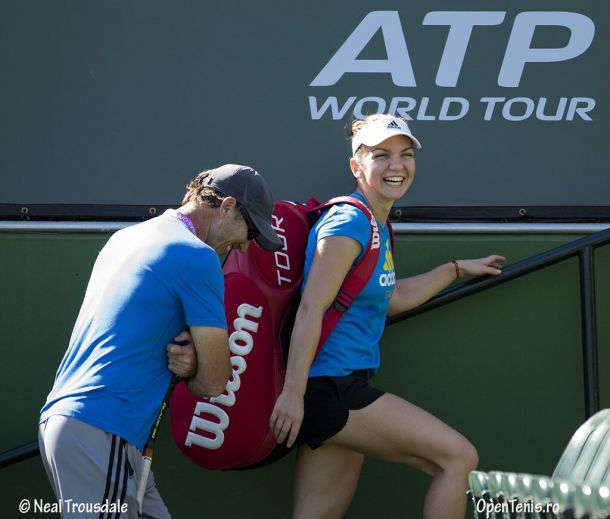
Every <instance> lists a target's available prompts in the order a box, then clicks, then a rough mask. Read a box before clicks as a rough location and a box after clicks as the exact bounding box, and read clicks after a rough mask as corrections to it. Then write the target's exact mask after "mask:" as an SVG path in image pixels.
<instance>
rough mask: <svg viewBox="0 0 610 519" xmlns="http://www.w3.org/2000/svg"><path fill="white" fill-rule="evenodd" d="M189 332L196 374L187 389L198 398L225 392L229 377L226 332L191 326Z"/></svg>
mask: <svg viewBox="0 0 610 519" xmlns="http://www.w3.org/2000/svg"><path fill="white" fill-rule="evenodd" d="M190 332H191V336H192V339H193V344H194V346H195V352H196V354H197V372H196V373H195V375H193V376H192V377H191V378H189V379H188V381H187V384H188V388H189V390H190V391H191V393H193V394H194V395H197V396H200V397H206V398H209V397H213V396H218V395H220V394H221V393H222V392H223V391H224V390H225V388H226V386H227V381H228V380H229V377H230V375H231V361H230V355H229V338H228V335H227V330H224V329H223V328H215V327H211V326H191V327H190Z"/></svg>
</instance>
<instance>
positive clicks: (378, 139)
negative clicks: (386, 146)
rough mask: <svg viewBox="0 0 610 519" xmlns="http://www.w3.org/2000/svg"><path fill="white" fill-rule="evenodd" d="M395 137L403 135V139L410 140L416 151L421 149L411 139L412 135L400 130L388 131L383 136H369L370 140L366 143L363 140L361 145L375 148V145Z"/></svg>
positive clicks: (419, 145) (415, 141)
mask: <svg viewBox="0 0 610 519" xmlns="http://www.w3.org/2000/svg"><path fill="white" fill-rule="evenodd" d="M396 135H404V136H405V137H407V138H408V139H410V140H411V142H412V143H413V145H414V146H415V149H417V150H419V149H421V144H420V143H419V141H418V140H417V139H416V138H415V137H413V135H411V134H407V133H405V132H404V131H401V130H396V131H389V132H387V133H384V134H383V135H374V136H371V138H370V139H368V142H367V140H363V141H362V144H365V145H366V146H377V144H380V143H382V142H383V141H385V140H387V139H389V138H390V137H394V136H396Z"/></svg>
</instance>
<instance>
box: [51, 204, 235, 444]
mask: <svg viewBox="0 0 610 519" xmlns="http://www.w3.org/2000/svg"><path fill="white" fill-rule="evenodd" d="M187 326H211V327H218V328H224V329H226V328H227V324H226V319H225V311H224V280H223V274H222V269H221V265H220V259H219V258H218V255H217V254H216V252H215V251H214V250H213V249H212V248H211V247H209V246H208V245H206V244H205V243H203V242H202V241H201V240H199V239H198V238H197V237H196V236H194V235H193V234H192V233H191V232H190V231H189V230H188V228H187V227H186V225H185V224H184V223H182V222H181V221H180V220H178V219H177V218H176V217H175V216H172V215H171V214H164V215H161V216H159V217H157V218H153V219H151V220H149V221H147V222H144V223H141V224H138V225H134V226H131V227H128V228H126V229H122V230H120V231H118V232H117V233H115V234H114V235H113V236H112V237H111V238H110V240H109V241H108V243H107V244H106V245H105V246H104V248H103V249H102V250H101V252H100V254H99V256H98V258H97V261H96V262H95V266H94V267H93V272H92V273H91V278H90V280H89V285H88V287H87V292H86V294H85V298H84V301H83V304H82V307H81V309H80V312H79V315H78V318H77V321H76V324H75V326H74V330H73V332H72V337H71V339H70V345H69V347H68V350H67V351H66V354H65V356H64V358H63V360H62V362H61V364H60V366H59V369H58V371H57V375H56V377H55V384H54V386H53V389H52V390H51V393H50V394H49V396H48V398H47V402H46V404H45V406H44V407H43V408H42V412H41V417H40V421H41V422H43V421H44V420H46V419H47V418H49V417H50V416H52V415H55V414H59V415H65V416H70V417H73V418H76V419H78V420H81V421H83V422H86V423H88V424H90V425H93V426H94V427H97V428H99V429H102V430H104V431H107V432H111V433H114V434H116V435H118V436H120V437H121V438H124V439H125V440H127V441H128V442H129V443H131V444H133V445H135V446H136V447H138V448H143V446H144V444H145V442H146V440H147V438H148V434H149V432H150V428H151V426H152V424H153V421H154V420H155V418H156V416H157V413H158V411H159V408H160V406H161V402H162V400H163V396H164V394H165V392H166V390H167V388H168V385H169V382H170V379H171V373H170V371H169V370H168V368H167V354H166V346H167V344H168V343H170V342H171V340H172V339H173V338H174V337H175V336H176V335H178V334H179V333H180V332H181V331H182V330H184V329H185V328H186V327H187Z"/></svg>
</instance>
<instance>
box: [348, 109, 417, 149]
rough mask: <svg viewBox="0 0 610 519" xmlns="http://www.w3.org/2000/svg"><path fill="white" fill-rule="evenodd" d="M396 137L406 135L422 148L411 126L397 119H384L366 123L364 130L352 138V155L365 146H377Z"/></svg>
mask: <svg viewBox="0 0 610 519" xmlns="http://www.w3.org/2000/svg"><path fill="white" fill-rule="evenodd" d="M394 135H406V136H407V137H408V138H409V139H411V140H412V141H413V145H414V146H415V147H416V148H417V149H420V148H421V144H420V143H419V141H418V140H417V139H416V138H415V137H414V136H413V134H412V133H411V130H410V129H409V125H408V124H407V123H406V122H405V121H403V120H402V119H398V118H397V117H384V118H382V119H377V120H376V121H371V122H369V123H366V124H365V125H364V126H363V127H362V129H361V130H360V131H359V132H358V133H357V134H356V135H354V136H353V137H352V153H356V150H357V149H358V148H360V146H362V145H363V144H365V145H366V146H376V145H377V144H379V143H380V142H383V141H385V140H386V139H389V138H390V137H394Z"/></svg>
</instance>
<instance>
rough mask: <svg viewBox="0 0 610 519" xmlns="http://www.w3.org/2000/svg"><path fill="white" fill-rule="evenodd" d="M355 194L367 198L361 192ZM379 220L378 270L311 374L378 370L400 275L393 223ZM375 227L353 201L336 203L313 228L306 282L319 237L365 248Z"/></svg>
mask: <svg viewBox="0 0 610 519" xmlns="http://www.w3.org/2000/svg"><path fill="white" fill-rule="evenodd" d="M350 196H353V197H356V198H358V199H359V200H361V201H362V202H364V203H366V201H365V199H364V197H362V196H361V195H360V194H359V193H352V194H351V195H350ZM378 225H379V231H380V237H381V249H380V252H379V260H378V261H377V265H376V267H375V270H374V271H373V275H372V276H371V278H370V280H369V282H368V283H367V285H366V286H365V287H364V289H363V290H362V292H361V293H360V295H359V296H358V297H357V298H356V299H355V300H354V302H353V304H352V306H351V307H350V309H349V310H348V311H347V312H345V314H344V315H343V317H342V318H341V320H340V321H339V323H338V324H337V326H336V327H335V328H334V330H333V331H332V333H331V334H330V336H329V337H328V339H327V341H326V342H325V344H324V345H323V346H322V349H321V350H320V352H319V353H318V355H317V356H316V358H315V359H314V361H313V364H312V366H311V369H310V371H309V376H310V377H317V376H321V375H327V376H343V375H348V374H350V373H351V372H352V371H355V370H362V369H366V370H368V371H369V373H370V374H373V373H375V372H376V371H377V369H378V368H379V360H380V355H379V341H380V339H381V335H382V334H383V330H384V326H385V319H386V314H387V311H388V305H389V304H390V299H391V297H392V293H393V292H394V286H395V284H396V278H395V273H394V262H393V260H392V248H391V244H390V233H389V230H388V227H387V225H386V226H382V225H381V224H379V222H378ZM370 229H371V224H370V223H369V220H368V218H367V216H366V215H365V214H364V213H363V212H362V211H361V210H360V209H358V208H356V207H354V206H351V205H347V204H339V205H335V206H333V207H331V208H330V209H329V210H328V211H327V212H326V213H325V214H324V215H322V217H321V218H320V219H319V220H318V221H317V222H316V224H315V225H314V226H313V228H312V229H311V231H310V233H309V240H308V243H307V250H306V255H305V278H304V283H307V278H308V276H309V270H310V268H311V263H312V261H313V257H314V253H315V249H316V244H317V242H318V240H321V239H322V238H327V237H329V236H347V237H350V238H353V239H354V240H356V241H357V242H358V243H360V245H361V247H362V250H364V248H365V247H366V246H367V245H368V242H369V238H370V234H371V231H370ZM361 254H362V253H361ZM357 259H359V258H357Z"/></svg>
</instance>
